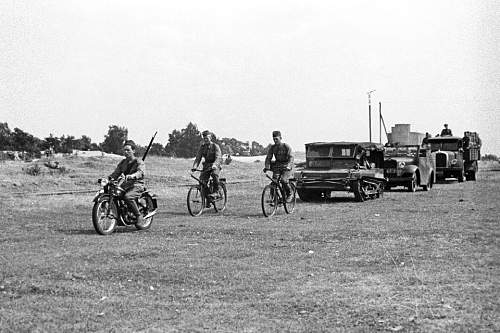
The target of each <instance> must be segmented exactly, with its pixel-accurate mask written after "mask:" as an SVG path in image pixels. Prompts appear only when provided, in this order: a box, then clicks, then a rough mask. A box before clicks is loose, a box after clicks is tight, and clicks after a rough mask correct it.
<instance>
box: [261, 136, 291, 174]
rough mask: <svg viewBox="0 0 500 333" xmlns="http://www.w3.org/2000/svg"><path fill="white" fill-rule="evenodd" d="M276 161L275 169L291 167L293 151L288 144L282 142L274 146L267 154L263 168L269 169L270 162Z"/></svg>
mask: <svg viewBox="0 0 500 333" xmlns="http://www.w3.org/2000/svg"><path fill="white" fill-rule="evenodd" d="M273 155H274V158H275V159H276V162H275V164H274V165H275V166H276V167H288V168H290V169H292V167H293V151H292V147H290V145H289V144H287V143H284V142H282V143H281V144H274V145H272V146H271V148H270V149H269V151H268V152H267V156H266V162H265V167H266V169H271V160H272V158H273Z"/></svg>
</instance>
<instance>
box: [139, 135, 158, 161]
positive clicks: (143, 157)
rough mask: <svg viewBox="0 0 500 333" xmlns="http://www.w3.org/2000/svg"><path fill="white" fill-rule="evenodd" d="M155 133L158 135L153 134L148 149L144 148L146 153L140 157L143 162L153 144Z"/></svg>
mask: <svg viewBox="0 0 500 333" xmlns="http://www.w3.org/2000/svg"><path fill="white" fill-rule="evenodd" d="M156 133H158V131H156V132H155V134H154V135H153V137H152V138H151V141H149V145H148V148H146V151H145V152H144V155H143V156H142V160H143V161H144V160H145V159H146V156H147V155H148V153H149V150H150V149H151V145H152V144H153V140H154V139H155V136H156Z"/></svg>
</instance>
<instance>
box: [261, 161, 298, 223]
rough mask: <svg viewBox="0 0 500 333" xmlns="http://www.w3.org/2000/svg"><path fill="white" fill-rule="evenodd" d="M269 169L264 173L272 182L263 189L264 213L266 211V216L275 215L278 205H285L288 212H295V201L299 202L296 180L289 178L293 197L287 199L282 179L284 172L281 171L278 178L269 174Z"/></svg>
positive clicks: (262, 202)
mask: <svg viewBox="0 0 500 333" xmlns="http://www.w3.org/2000/svg"><path fill="white" fill-rule="evenodd" d="M267 171H271V170H266V171H264V174H265V175H266V177H267V178H269V179H270V180H271V183H269V184H268V185H266V186H265V187H264V189H263V190H262V197H261V204H262V213H264V216H265V217H270V216H273V215H274V214H275V213H276V210H277V209H278V206H283V207H284V208H285V212H286V213H287V214H291V213H293V211H294V209H295V203H296V202H297V189H296V186H295V182H294V180H293V179H290V180H289V184H290V188H291V192H292V193H291V199H290V200H286V197H287V196H286V191H285V188H284V186H283V181H282V179H281V176H282V173H281V172H280V173H279V175H278V178H277V179H273V178H272V177H270V176H269V175H268V174H267Z"/></svg>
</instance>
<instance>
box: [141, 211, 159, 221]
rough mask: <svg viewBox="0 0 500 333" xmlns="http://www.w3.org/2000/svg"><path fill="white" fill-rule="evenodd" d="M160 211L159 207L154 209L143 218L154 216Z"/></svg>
mask: <svg viewBox="0 0 500 333" xmlns="http://www.w3.org/2000/svg"><path fill="white" fill-rule="evenodd" d="M157 212H158V209H155V210H153V211H152V212H151V213H149V214H148V215H146V216H144V217H143V219H149V218H150V217H152V216H155V214H156V213H157Z"/></svg>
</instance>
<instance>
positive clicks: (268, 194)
mask: <svg viewBox="0 0 500 333" xmlns="http://www.w3.org/2000/svg"><path fill="white" fill-rule="evenodd" d="M277 191H278V190H277V189H276V187H274V186H271V185H266V187H264V190H262V198H261V204H262V213H263V214H264V216H266V217H269V216H273V215H274V213H276V209H278V193H277Z"/></svg>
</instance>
